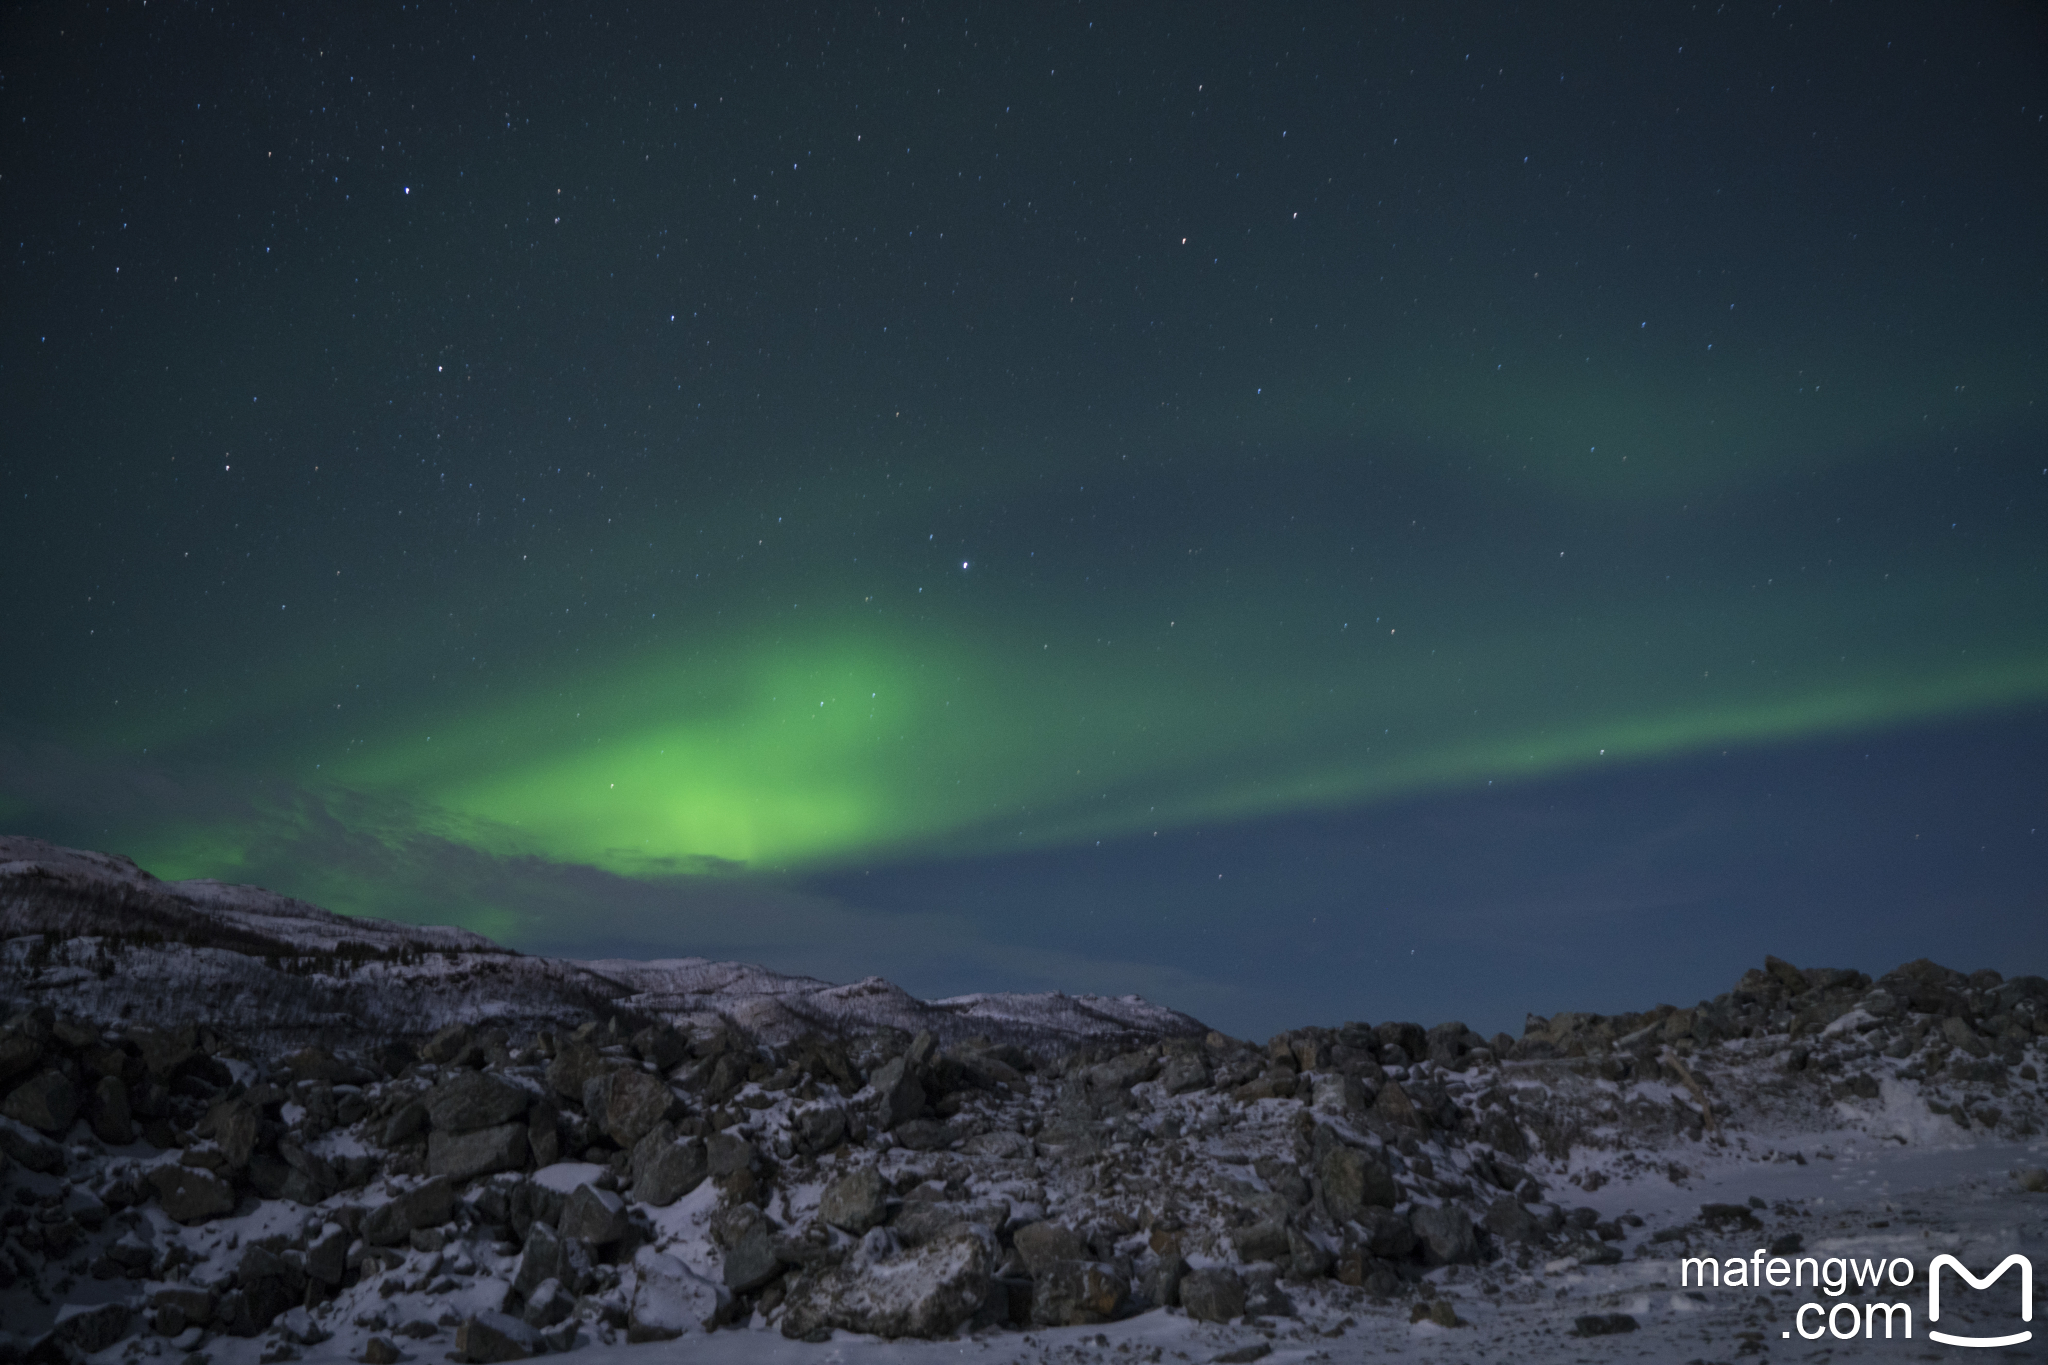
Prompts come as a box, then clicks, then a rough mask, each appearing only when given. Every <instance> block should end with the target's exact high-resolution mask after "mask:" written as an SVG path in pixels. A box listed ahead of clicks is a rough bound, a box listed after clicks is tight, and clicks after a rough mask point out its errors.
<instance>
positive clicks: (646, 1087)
mask: <svg viewBox="0 0 2048 1365" xmlns="http://www.w3.org/2000/svg"><path fill="white" fill-rule="evenodd" d="M675 1102H676V1097H675V1094H674V1093H673V1092H672V1091H670V1089H669V1088H668V1082H667V1081H664V1080H663V1079H662V1078H661V1077H659V1076H650V1075H649V1074H648V1073H646V1072H645V1071H639V1070H633V1069H627V1068H621V1069H619V1070H616V1071H607V1072H605V1073H603V1074H602V1075H599V1076H596V1077H593V1078H592V1079H591V1080H590V1081H588V1082H587V1083H586V1084H585V1086H584V1091H583V1108H584V1112H585V1113H587V1114H589V1115H590V1121H591V1122H592V1123H594V1124H596V1125H597V1126H598V1127H599V1128H600V1129H602V1130H603V1132H604V1133H605V1134H606V1135H607V1136H608V1137H610V1138H611V1140H612V1141H613V1142H616V1143H618V1144H619V1146H621V1147H625V1148H627V1149H629V1150H630V1149H631V1148H632V1146H633V1144H634V1143H636V1142H638V1141H640V1139H641V1138H643V1137H645V1136H647V1134H648V1132H649V1130H651V1129H652V1128H653V1127H654V1125H655V1124H657V1123H659V1122H661V1121H662V1119H664V1118H666V1117H667V1116H668V1112H669V1110H670V1109H671V1108H672V1107H674V1105H675Z"/></svg>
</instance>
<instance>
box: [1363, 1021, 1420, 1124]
mask: <svg viewBox="0 0 2048 1365" xmlns="http://www.w3.org/2000/svg"><path fill="white" fill-rule="evenodd" d="M1381 1027H1382V1028H1384V1027H1386V1026H1385V1025H1384V1024H1383V1025H1381ZM1372 1111H1373V1113H1375V1114H1377V1115H1379V1117H1380V1118H1381V1119H1383V1120H1385V1121H1386V1122H1388V1123H1391V1124H1395V1125H1397V1126H1399V1127H1402V1128H1413V1129H1416V1130H1417V1131H1419V1132H1428V1131H1429V1121H1428V1120H1427V1119H1426V1118H1424V1117H1423V1114H1422V1111H1421V1110H1420V1109H1418V1108H1416V1107H1415V1101H1414V1100H1412V1099H1410V1098H1409V1097H1408V1092H1407V1091H1405V1090H1403V1089H1402V1088H1401V1083H1400V1082H1399V1081H1388V1082H1387V1083H1386V1084H1385V1085H1383V1086H1381V1087H1380V1093H1379V1094H1377V1095H1375V1096H1374V1097H1373V1101H1372Z"/></svg>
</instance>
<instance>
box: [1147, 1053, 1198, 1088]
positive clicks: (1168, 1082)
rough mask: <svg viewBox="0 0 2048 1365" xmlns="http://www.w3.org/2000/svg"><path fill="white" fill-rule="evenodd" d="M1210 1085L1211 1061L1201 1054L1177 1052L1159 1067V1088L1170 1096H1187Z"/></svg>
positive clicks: (1170, 1055)
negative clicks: (1192, 1091) (1191, 1091)
mask: <svg viewBox="0 0 2048 1365" xmlns="http://www.w3.org/2000/svg"><path fill="white" fill-rule="evenodd" d="M1207 1084H1209V1059H1208V1058H1207V1057H1205V1056H1204V1055H1202V1054H1201V1053H1199V1052H1176V1053H1171V1054H1169V1055H1168V1056H1167V1058H1166V1060H1165V1061H1164V1062H1162V1063H1161V1064H1160V1067H1159V1088H1160V1089H1162V1090H1164V1091H1165V1092H1166V1093H1167V1094H1169V1095H1185V1094H1187V1093H1188V1092H1189V1091H1190V1090H1200V1089H1201V1088H1202V1087H1204V1086H1206V1085H1207Z"/></svg>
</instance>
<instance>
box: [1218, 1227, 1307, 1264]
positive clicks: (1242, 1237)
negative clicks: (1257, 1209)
mask: <svg viewBox="0 0 2048 1365" xmlns="http://www.w3.org/2000/svg"><path fill="white" fill-rule="evenodd" d="M1230 1240H1231V1241H1232V1242H1233V1243H1235V1244H1236V1246H1237V1254H1238V1259H1240V1260H1243V1261H1284V1260H1286V1259H1287V1258H1288V1257H1289V1256H1290V1255H1291V1254H1292V1252H1291V1248H1290V1245H1289V1243H1288V1240H1287V1224H1286V1223H1285V1222H1284V1221H1283V1220H1281V1219H1278V1218H1270V1219H1267V1220H1265V1221H1263V1222H1258V1223H1250V1224H1247V1225H1246V1226H1244V1227H1241V1228H1237V1229H1235V1230H1234V1231H1232V1232H1231V1234H1230Z"/></svg>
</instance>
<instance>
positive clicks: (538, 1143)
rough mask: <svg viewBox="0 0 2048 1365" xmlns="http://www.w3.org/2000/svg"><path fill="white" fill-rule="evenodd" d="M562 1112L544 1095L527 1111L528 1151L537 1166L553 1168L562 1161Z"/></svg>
mask: <svg viewBox="0 0 2048 1365" xmlns="http://www.w3.org/2000/svg"><path fill="white" fill-rule="evenodd" d="M560 1120H561V1111H560V1110H558V1109H557V1108H556V1107H555V1102H554V1101H553V1100H551V1099H549V1098H548V1097H547V1096H545V1095H543V1096H541V1097H540V1098H538V1099H536V1100H535V1101H534V1102H533V1106H532V1107H531V1108H530V1109H528V1110H527V1111H526V1150H527V1153H528V1155H530V1156H531V1157H532V1158H533V1164H534V1165H535V1166H552V1165H554V1164H555V1163H556V1162H557V1161H560V1160H561V1159H562V1130H561V1125H560Z"/></svg>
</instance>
